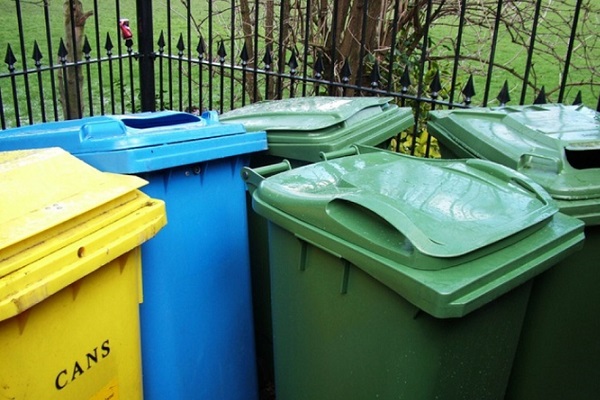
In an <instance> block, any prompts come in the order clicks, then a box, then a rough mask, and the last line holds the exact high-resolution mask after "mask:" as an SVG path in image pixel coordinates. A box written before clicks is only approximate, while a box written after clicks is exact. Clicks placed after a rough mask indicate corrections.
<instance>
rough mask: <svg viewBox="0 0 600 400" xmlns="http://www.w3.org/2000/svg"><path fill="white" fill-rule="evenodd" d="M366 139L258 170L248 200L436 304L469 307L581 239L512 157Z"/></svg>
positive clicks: (437, 312) (428, 306)
mask: <svg viewBox="0 0 600 400" xmlns="http://www.w3.org/2000/svg"><path fill="white" fill-rule="evenodd" d="M361 148H362V147H361ZM364 149H365V148H363V150H364ZM365 151H366V152H365V153H363V154H358V155H354V156H349V157H343V158H340V159H335V160H329V161H324V162H319V163H315V164H311V165H308V166H304V167H300V168H296V169H292V170H289V171H286V172H282V173H279V174H276V175H273V176H271V177H269V178H266V179H265V180H263V181H262V182H260V184H258V187H257V188H256V190H254V192H253V199H254V200H253V201H254V203H253V204H254V208H255V210H256V211H257V212H258V213H259V214H261V215H263V216H265V217H266V218H268V219H270V220H272V221H273V222H275V223H277V224H279V225H282V226H283V227H285V228H287V229H288V230H290V231H291V232H294V233H295V234H296V235H297V236H298V237H300V238H302V239H303V240H306V241H307V242H310V243H313V244H316V245H317V246H318V247H321V248H323V249H326V250H327V251H329V252H331V253H333V254H336V255H338V256H339V257H341V258H344V259H347V260H350V261H352V262H354V263H355V264H356V265H357V266H358V267H359V268H362V269H363V270H365V271H366V272H367V273H370V274H371V275H373V276H374V277H376V278H377V279H379V280H381V281H383V282H384V283H385V284H386V285H388V286H390V287H391V288H393V289H395V290H397V291H398V293H400V294H401V295H403V296H405V297H406V298H407V299H409V300H410V301H412V302H413V303H414V304H415V305H417V306H418V307H420V308H422V309H423V310H425V311H427V312H429V313H430V314H432V315H434V316H439V317H451V316H461V315H464V314H465V313H467V312H470V311H471V310H473V309H475V308H477V307H479V306H481V305H482V304H484V303H486V302H488V301H491V300H492V299H493V298H495V297H497V296H498V295H499V294H501V293H504V292H506V291H508V290H509V289H510V288H513V287H516V286H517V285H519V284H521V283H524V282H525V281H526V280H528V279H529V278H531V277H532V276H534V275H535V274H537V273H539V272H541V271H543V270H545V269H547V268H549V267H550V266H551V265H552V263H553V262H555V261H556V259H557V257H562V256H563V255H562V254H563V253H565V252H567V251H568V250H570V249H571V248H573V247H574V246H576V245H578V244H579V243H580V242H581V240H582V239H583V234H582V225H583V224H582V223H581V221H578V220H576V219H573V218H569V217H567V216H564V215H562V214H560V213H557V208H556V206H555V205H554V202H553V201H552V199H551V197H550V196H549V195H548V194H547V193H546V192H545V191H544V190H543V189H542V188H541V187H540V186H539V185H537V184H536V183H535V182H533V181H532V180H531V179H529V178H527V177H526V176H524V175H522V174H520V173H517V172H515V171H513V170H511V169H509V168H506V167H504V166H501V165H498V164H495V163H491V162H488V161H484V160H477V159H471V160H459V161H449V160H430V159H420V158H415V157H410V156H405V155H401V154H398V153H391V152H387V151H380V150H376V149H371V150H368V148H367V150H365ZM247 171H248V170H246V172H247ZM550 260H552V261H550ZM274 267H276V266H274Z"/></svg>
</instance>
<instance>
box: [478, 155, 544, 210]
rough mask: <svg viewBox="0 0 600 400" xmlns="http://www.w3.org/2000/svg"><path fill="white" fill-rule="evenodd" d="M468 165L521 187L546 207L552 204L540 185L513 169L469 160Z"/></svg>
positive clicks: (483, 161) (484, 161) (482, 161)
mask: <svg viewBox="0 0 600 400" xmlns="http://www.w3.org/2000/svg"><path fill="white" fill-rule="evenodd" d="M466 163H467V165H468V166H469V167H471V168H474V169H477V170H479V171H482V172H485V173H487V174H489V175H492V176H494V177H495V178H498V179H501V180H503V181H505V182H507V183H514V184H517V185H519V186H520V187H521V188H523V189H525V190H526V191H528V192H530V193H532V194H533V195H534V196H535V197H536V198H537V199H538V200H539V201H541V202H542V204H543V205H544V206H547V205H549V204H551V203H552V198H551V197H550V195H549V194H548V193H547V192H546V191H545V190H544V189H543V188H542V187H541V186H540V185H538V184H537V183H535V182H534V181H533V180H531V179H529V178H527V177H526V176H525V175H523V174H521V173H519V172H517V171H514V170H513V169H511V168H508V167H505V166H504V165H501V164H497V163H494V162H490V161H486V160H479V159H468V160H466Z"/></svg>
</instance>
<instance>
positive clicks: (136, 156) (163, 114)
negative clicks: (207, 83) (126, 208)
mask: <svg viewBox="0 0 600 400" xmlns="http://www.w3.org/2000/svg"><path fill="white" fill-rule="evenodd" d="M44 147H61V148H63V149H65V150H67V151H68V152H69V153H71V154H74V155H76V156H77V157H78V158H80V159H82V160H84V161H85V162H87V163H88V164H90V165H93V166H94V167H96V168H98V169H100V170H102V171H107V172H116V173H124V174H135V173H140V172H147V171H156V170H160V169H166V168H172V167H177V166H181V165H186V164H191V163H198V162H202V161H206V160H212V159H215V158H222V157H229V156H233V155H238V154H246V153H251V152H254V151H260V150H265V149H266V138H265V134H264V132H252V133H247V132H246V130H245V129H244V127H243V126H242V125H239V124H227V125H225V124H221V123H220V122H219V117H218V115H217V113H216V112H214V111H208V112H205V113H203V114H202V116H200V117H198V116H195V115H192V114H188V113H183V112H176V111H160V112H155V113H139V114H128V115H103V116H95V117H88V118H83V119H80V120H70V121H59V122H49V123H44V124H37V125H31V126H25V127H20V128H13V129H7V130H5V131H2V132H0V150H20V149H34V148H44Z"/></svg>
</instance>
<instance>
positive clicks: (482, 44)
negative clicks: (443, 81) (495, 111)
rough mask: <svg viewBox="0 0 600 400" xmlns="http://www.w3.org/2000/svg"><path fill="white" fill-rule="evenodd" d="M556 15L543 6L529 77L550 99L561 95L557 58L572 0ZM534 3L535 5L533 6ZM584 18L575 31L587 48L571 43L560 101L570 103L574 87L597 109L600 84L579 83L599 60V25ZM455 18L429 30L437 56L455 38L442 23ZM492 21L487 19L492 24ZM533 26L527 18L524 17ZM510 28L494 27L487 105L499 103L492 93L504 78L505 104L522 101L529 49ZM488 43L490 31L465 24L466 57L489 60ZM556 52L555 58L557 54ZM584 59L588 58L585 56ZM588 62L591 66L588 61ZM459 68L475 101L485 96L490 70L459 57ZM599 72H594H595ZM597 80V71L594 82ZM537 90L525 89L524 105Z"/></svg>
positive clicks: (448, 49) (594, 18) (453, 31)
mask: <svg viewBox="0 0 600 400" xmlns="http://www.w3.org/2000/svg"><path fill="white" fill-rule="evenodd" d="M570 3H571V4H568V5H567V7H566V8H564V9H563V10H562V11H561V13H560V14H559V15H557V14H551V13H546V14H544V8H542V14H543V19H542V20H541V22H540V24H539V25H538V27H537V34H536V42H535V43H534V52H533V56H532V58H531V66H532V68H531V70H530V73H529V81H530V82H532V83H533V84H534V85H535V86H536V87H537V88H538V90H539V88H541V87H542V86H544V88H545V92H546V95H547V100H548V102H557V101H558V97H559V87H560V84H561V79H562V74H563V71H564V63H562V62H560V61H558V60H557V58H556V57H562V58H564V57H565V56H566V54H567V48H568V47H567V46H568V44H567V41H568V39H569V37H568V36H569V33H570V30H569V29H570V27H569V26H568V25H567V22H569V21H571V18H572V14H573V9H574V4H575V1H574V0H572V1H571V2H570ZM531 7H533V4H532V5H531ZM585 17H586V18H588V19H587V20H586V23H585V24H584V22H583V21H584V15H583V14H582V15H580V23H579V25H578V31H579V35H581V37H584V38H586V39H585V40H583V43H584V44H585V43H587V46H586V45H584V46H581V43H579V45H578V46H576V47H575V49H574V52H573V55H572V59H571V67H570V70H569V74H568V80H567V88H566V90H565V93H564V98H563V103H566V104H570V103H572V102H573V101H574V100H575V97H576V96H577V93H578V91H581V94H582V98H583V102H584V104H585V105H587V106H588V107H591V108H593V109H595V108H596V106H597V102H598V96H599V94H600V86H592V85H590V84H587V85H582V84H580V83H581V82H590V77H591V72H590V70H596V65H597V63H598V61H599V60H600V46H599V44H598V42H597V39H596V35H597V34H596V29H597V24H598V22H599V21H598V18H599V16H598V15H590V16H585ZM457 20H458V18H457V17H456V18H447V19H446V20H442V21H440V22H444V24H435V25H434V27H433V28H432V36H433V40H434V43H435V44H436V46H435V48H434V50H433V51H432V53H433V54H435V55H441V56H448V57H450V56H452V55H453V52H452V48H453V46H452V40H451V38H452V39H453V38H455V37H456V36H457V30H456V29H453V28H449V27H448V25H447V24H446V23H450V22H451V23H454V24H456V21H457ZM490 23H491V22H490ZM528 25H529V26H530V27H531V26H532V23H531V21H528ZM558 27H562V29H561V30H562V32H564V35H556V34H555V32H556V30H557V29H558ZM511 33H512V34H513V35H514V32H511V31H509V29H508V28H507V27H506V26H503V25H500V27H499V29H498V41H497V46H496V52H495V64H497V65H495V66H494V67H493V69H492V81H491V85H490V90H489V99H488V105H497V104H498V101H497V100H496V96H497V95H498V93H499V92H500V90H501V89H502V86H503V85H504V82H505V81H507V82H508V86H509V93H510V97H511V101H510V103H509V104H518V103H519V102H520V101H521V95H522V81H521V80H520V77H523V76H524V74H525V69H526V65H527V58H528V52H527V48H526V47H523V46H520V45H518V44H515V43H514V40H513V37H512V36H511ZM521 40H522V41H523V42H525V43H526V44H529V40H530V37H529V36H526V37H524V38H521ZM491 43H492V31H491V30H485V29H484V30H481V29H478V28H476V27H474V26H473V25H470V24H468V23H467V24H466V25H465V28H464V32H463V43H462V49H463V50H462V52H461V53H462V54H465V55H468V56H470V57H471V58H474V59H477V58H479V59H484V60H488V59H489V58H490V51H491ZM544 50H549V51H551V52H553V53H554V55H550V54H546V52H545V51H544ZM555 56H556V57H555ZM586 58H587V60H586ZM588 61H591V63H592V65H588ZM460 70H462V71H463V72H462V73H461V75H462V76H464V78H462V83H463V84H464V83H465V82H466V76H468V74H469V73H472V74H473V75H474V82H475V89H476V91H477V95H476V96H475V98H474V99H473V104H475V103H477V102H481V101H482V100H483V96H484V92H485V88H486V76H487V74H488V64H486V63H483V62H479V61H475V60H463V61H461V65H460ZM595 74H598V71H596V72H595ZM598 79H600V76H598V75H596V76H595V80H596V81H597V80H598ZM537 94H538V92H537V91H534V89H533V88H531V87H527V90H526V92H525V97H524V100H523V101H524V103H525V104H529V103H532V102H533V101H534V99H535V98H536V96H537Z"/></svg>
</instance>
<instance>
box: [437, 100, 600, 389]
mask: <svg viewBox="0 0 600 400" xmlns="http://www.w3.org/2000/svg"><path fill="white" fill-rule="evenodd" d="M429 116H430V117H429V118H430V120H429V131H430V132H431V133H432V134H433V135H434V136H435V137H437V139H438V141H439V143H440V145H441V146H442V155H443V156H444V157H446V158H451V157H475V158H480V159H486V160H491V161H495V162H498V163H501V164H503V165H505V166H507V167H510V168H512V169H514V170H517V171H519V172H522V173H523V174H525V175H527V176H529V177H530V178H531V179H533V180H534V181H536V182H537V183H538V184H540V185H541V186H542V187H544V189H545V190H546V191H547V192H548V193H549V194H550V195H551V196H552V197H553V199H554V200H555V203H556V204H557V205H558V207H559V209H560V210H561V212H563V213H565V214H569V215H571V216H574V217H576V218H579V219H581V220H582V221H583V222H585V243H584V247H583V249H582V251H580V252H577V253H575V254H573V255H571V256H569V257H568V258H566V259H565V260H563V261H562V262H560V263H559V264H558V265H557V266H556V267H554V268H552V269H550V270H549V271H547V272H545V273H544V274H542V275H540V276H539V277H537V278H536V279H535V280H534V285H533V289H532V292H531V299H530V303H529V307H528V310H527V316H526V319H525V323H524V327H523V333H522V335H521V340H520V344H519V348H518V351H517V355H516V358H515V363H514V367H513V371H512V375H511V379H510V384H509V387H508V391H507V398H508V399H565V398H579V399H595V398H598V396H600V317H599V316H600V290H598V288H599V287H600V252H599V251H598V248H600V113H598V112H596V111H594V110H591V109H589V108H587V107H584V106H568V105H561V104H547V105H531V106H517V107H502V108H474V109H468V110H451V111H433V112H431V113H430V114H429Z"/></svg>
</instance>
